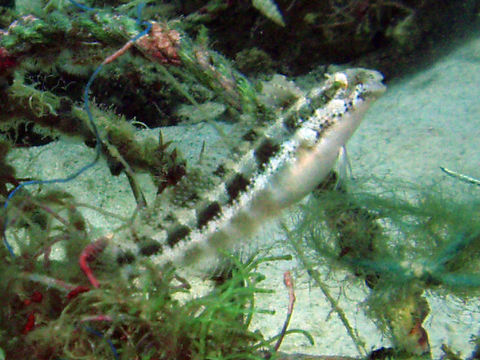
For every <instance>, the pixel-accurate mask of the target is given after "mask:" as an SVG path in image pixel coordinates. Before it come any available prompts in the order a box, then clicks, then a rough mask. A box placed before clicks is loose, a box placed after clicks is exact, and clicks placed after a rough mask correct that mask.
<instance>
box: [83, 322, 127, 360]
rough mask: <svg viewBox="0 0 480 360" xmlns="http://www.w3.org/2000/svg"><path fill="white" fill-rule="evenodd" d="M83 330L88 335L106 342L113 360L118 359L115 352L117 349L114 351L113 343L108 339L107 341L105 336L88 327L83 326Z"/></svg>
mask: <svg viewBox="0 0 480 360" xmlns="http://www.w3.org/2000/svg"><path fill="white" fill-rule="evenodd" d="M84 328H85V330H87V331H88V332H89V333H91V334H94V335H97V336H98V337H100V338H102V339H104V340H105V341H106V342H107V344H108V345H109V346H110V349H112V353H113V357H114V358H115V360H118V359H120V357H119V355H118V352H117V349H115V346H114V345H113V343H112V341H111V340H110V339H107V338H106V337H105V336H103V334H102V333H101V332H100V331H98V330H95V329H94V328H91V327H90V326H84Z"/></svg>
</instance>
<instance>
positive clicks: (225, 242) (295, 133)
mask: <svg viewBox="0 0 480 360" xmlns="http://www.w3.org/2000/svg"><path fill="white" fill-rule="evenodd" d="M382 81H383V76H382V74H381V73H380V72H377V71H374V70H368V69H363V68H356V69H346V70H344V71H339V72H336V73H333V74H331V75H329V76H328V77H327V79H326V80H325V82H324V83H323V84H322V85H321V86H319V87H315V88H313V89H312V90H310V91H308V92H306V93H305V94H302V95H300V96H298V98H297V99H296V101H294V102H293V105H291V106H290V107H289V108H288V109H286V110H284V111H281V112H280V114H279V115H278V117H277V119H276V120H275V121H273V123H272V124H270V125H269V126H266V127H265V128H263V129H261V130H259V131H254V135H253V136H252V135H251V132H250V137H251V138H253V141H251V142H252V146H251V149H250V150H249V151H246V152H245V153H244V154H243V155H242V156H241V157H240V158H235V159H234V160H233V161H231V162H230V166H229V168H228V171H227V173H228V174H229V175H228V176H227V177H226V179H225V181H223V183H221V184H220V185H218V186H216V187H215V188H214V189H212V190H211V191H209V192H208V193H206V194H200V195H199V196H201V198H202V201H201V203H202V206H200V207H198V208H196V209H191V210H186V211H184V212H182V214H180V215H179V214H176V222H175V224H174V225H172V226H170V227H169V228H168V229H165V230H164V231H162V232H160V233H159V234H157V235H156V240H157V241H159V242H160V243H162V244H163V245H162V251H160V253H159V254H158V255H155V256H154V257H153V258H154V261H155V262H156V263H158V264H160V265H166V264H174V265H180V264H181V265H190V264H192V263H194V262H198V261H200V260H201V259H204V258H205V257H209V256H215V254H216V253H217V252H218V251H219V250H220V249H225V248H230V247H232V246H234V245H235V244H238V243H243V242H245V241H247V240H248V239H249V238H250V237H252V236H253V234H255V232H256V231H258V229H259V228H260V227H262V226H263V225H264V224H266V223H268V222H269V221H271V220H272V219H275V218H277V217H278V216H280V215H281V214H282V212H284V211H285V210H286V209H287V208H289V207H290V206H292V205H293V204H295V203H298V202H299V201H300V200H302V199H303V198H304V197H305V196H307V195H308V194H309V193H311V192H312V191H313V190H314V189H315V187H316V186H317V185H319V184H320V183H321V182H322V180H324V179H325V178H326V177H327V175H328V174H329V173H330V172H331V171H332V169H333V168H334V166H335V164H336V162H337V159H338V157H339V154H340V153H341V152H342V151H343V150H344V148H345V146H346V144H347V142H348V140H349V139H350V138H351V136H352V135H353V134H354V132H355V131H356V129H357V128H358V127H359V125H360V124H361V121H362V119H363V117H364V115H365V113H366V111H367V110H368V108H369V107H370V105H371V104H372V103H373V102H374V101H375V100H376V99H378V97H379V96H381V95H382V94H383V93H384V92H385V90H386V87H385V85H384V84H383V82H382Z"/></svg>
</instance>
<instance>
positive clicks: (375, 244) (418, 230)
mask: <svg viewBox="0 0 480 360" xmlns="http://www.w3.org/2000/svg"><path fill="white" fill-rule="evenodd" d="M392 189H394V190H388V189H385V190H383V191H382V190H378V191H377V192H371V191H365V190H363V191H362V190H361V188H360V187H354V186H352V188H350V189H348V191H346V190H345V189H342V187H335V181H334V179H333V181H330V182H328V181H327V182H325V183H324V184H323V185H322V187H320V188H319V189H318V191H317V192H316V195H315V196H313V197H312V198H311V199H310V200H309V202H308V203H307V204H306V205H304V206H303V207H302V209H301V210H302V211H301V212H299V213H298V217H296V218H295V221H294V225H293V226H291V227H285V230H286V231H287V235H288V238H289V240H290V242H291V244H292V246H293V249H294V251H295V253H296V254H297V256H298V258H299V260H300V263H301V264H302V265H303V266H304V267H305V268H306V270H307V271H308V273H309V274H310V276H311V277H312V278H313V280H314V281H315V282H316V283H317V285H318V286H320V287H321V289H322V291H323V292H324V294H325V296H327V298H328V299H329V301H330V303H331V305H332V307H333V309H334V311H336V312H337V314H338V315H339V317H340V318H341V320H342V321H343V323H344V325H345V326H346V328H347V330H348V331H349V334H350V335H351V336H352V338H353V340H354V341H355V343H356V344H357V345H358V346H359V351H360V352H361V353H362V352H363V350H361V349H362V344H361V342H360V340H359V339H358V338H357V335H356V334H355V333H354V332H353V331H352V327H351V326H350V324H349V323H348V319H347V318H346V317H345V315H344V314H343V311H342V309H341V308H340V307H338V305H337V301H336V300H334V298H333V297H332V296H331V295H330V294H329V292H328V288H327V287H326V286H325V285H324V283H323V279H322V276H321V275H320V273H322V269H324V271H325V269H329V271H335V270H340V269H346V270H347V271H348V272H350V273H351V274H352V275H354V277H355V278H357V279H362V280H364V281H365V283H366V285H367V287H368V288H369V289H370V294H369V296H368V298H367V301H366V312H367V314H368V315H369V316H370V317H371V318H372V320H373V321H374V322H375V323H376V324H377V325H378V327H379V329H380V330H381V331H382V332H383V333H384V334H386V335H387V336H388V337H389V338H390V339H391V341H392V343H393V345H394V349H393V350H394V351H395V353H396V354H397V355H396V356H397V357H399V358H402V357H404V356H407V358H411V357H412V356H413V357H414V358H416V357H419V356H428V352H429V347H428V335H427V333H426V331H425V330H424V329H423V327H422V323H423V321H424V320H425V318H426V316H427V315H428V314H429V312H430V309H429V306H428V302H427V300H426V299H425V297H424V293H425V291H427V290H428V291H430V292H434V293H437V294H439V295H454V296H456V297H458V298H460V299H463V300H466V299H471V298H473V297H476V296H478V294H479V292H480V276H479V275H478V274H479V270H480V221H479V216H478V208H479V205H480V204H479V201H477V200H476V199H475V198H470V199H469V200H468V201H461V200H459V199H457V198H455V197H453V196H448V195H447V192H445V191H441V190H440V189H425V188H418V187H417V186H413V185H406V184H404V185H402V184H395V185H392ZM399 194H405V195H404V196H401V195H399ZM344 281H347V280H346V279H345V280H344ZM432 316H435V315H434V314H432ZM360 335H361V334H360ZM402 354H403V355H402Z"/></svg>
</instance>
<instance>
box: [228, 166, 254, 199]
mask: <svg viewBox="0 0 480 360" xmlns="http://www.w3.org/2000/svg"><path fill="white" fill-rule="evenodd" d="M248 185H250V180H249V179H247V178H245V176H243V175H242V174H238V173H237V174H235V175H234V176H233V177H232V178H231V179H230V180H229V181H228V182H227V184H226V190H227V194H228V196H229V203H232V202H233V201H234V200H236V199H237V197H238V195H239V194H240V193H242V192H244V191H245V190H246V189H247V187H248Z"/></svg>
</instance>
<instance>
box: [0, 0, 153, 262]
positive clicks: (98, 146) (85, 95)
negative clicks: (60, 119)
mask: <svg viewBox="0 0 480 360" xmlns="http://www.w3.org/2000/svg"><path fill="white" fill-rule="evenodd" d="M70 2H71V3H72V4H73V5H75V6H77V7H79V8H80V9H82V10H87V11H95V9H94V8H91V7H88V6H86V5H83V4H80V3H78V2H76V1H75V0H70ZM144 6H145V4H143V3H141V4H139V5H138V7H137V24H138V25H139V26H140V25H147V28H146V29H145V30H143V31H142V32H140V33H139V34H137V35H136V36H135V37H133V38H132V39H130V41H132V42H135V41H137V40H138V39H139V38H140V37H142V36H143V35H146V34H148V32H149V31H150V29H151V27H152V24H151V23H149V22H146V21H142V20H141V15H142V9H143V7H144ZM103 65H104V64H100V65H99V66H98V67H97V68H96V69H95V71H94V72H93V74H92V76H90V79H89V80H88V82H87V85H86V86H85V90H84V92H83V103H84V108H85V111H86V113H87V116H88V121H89V123H90V126H91V127H92V130H93V133H94V135H95V139H96V145H95V158H94V160H93V161H92V162H90V163H88V164H87V165H85V166H83V167H82V168H80V169H79V170H78V171H77V172H75V173H73V174H72V175H70V176H68V177H66V178H57V179H50V180H31V181H26V182H24V183H21V184H20V185H18V186H17V187H16V188H15V189H13V190H12V192H10V194H8V196H7V199H6V200H5V203H4V204H3V208H4V209H5V218H4V225H3V229H2V237H3V243H4V244H5V247H6V248H7V250H8V252H9V253H10V255H11V256H12V257H13V258H15V252H14V251H13V248H12V246H11V245H10V243H9V242H8V240H7V235H6V230H7V226H8V213H7V210H8V205H9V204H10V200H11V199H12V198H13V196H15V194H16V193H17V192H18V191H19V190H20V189H21V188H23V187H25V186H29V185H42V184H52V183H66V182H69V181H72V180H74V179H75V178H77V177H78V176H80V175H81V174H82V173H84V172H85V171H87V170H88V169H90V168H91V167H93V166H94V165H95V164H96V163H97V162H98V160H99V158H100V154H101V139H100V134H99V133H98V129H97V125H96V124H95V120H94V119H93V115H92V112H91V111H90V104H89V101H88V92H89V91H90V87H91V85H92V83H93V81H94V80H95V78H96V77H97V75H98V74H99V73H100V71H101V70H102V68H103Z"/></svg>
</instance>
